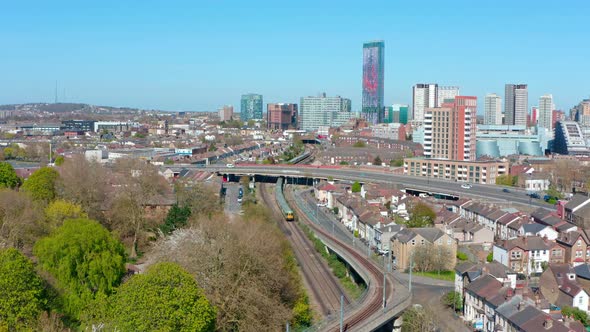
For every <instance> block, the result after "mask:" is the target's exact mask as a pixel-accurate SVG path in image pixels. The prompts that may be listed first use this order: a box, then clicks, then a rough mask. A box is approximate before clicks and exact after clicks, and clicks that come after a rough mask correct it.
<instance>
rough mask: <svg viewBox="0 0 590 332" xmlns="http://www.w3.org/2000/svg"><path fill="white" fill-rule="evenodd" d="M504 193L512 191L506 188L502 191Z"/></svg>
mask: <svg viewBox="0 0 590 332" xmlns="http://www.w3.org/2000/svg"><path fill="white" fill-rule="evenodd" d="M502 192H505V193H509V192H510V190H509V189H508V188H504V189H502Z"/></svg>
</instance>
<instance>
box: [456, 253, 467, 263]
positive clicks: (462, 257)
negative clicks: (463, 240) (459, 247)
mask: <svg viewBox="0 0 590 332" xmlns="http://www.w3.org/2000/svg"><path fill="white" fill-rule="evenodd" d="M468 258H469V257H468V256H467V254H466V253H464V252H462V251H457V259H458V260H460V261H466V260H467V259H468Z"/></svg>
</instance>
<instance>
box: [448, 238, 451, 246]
mask: <svg viewBox="0 0 590 332" xmlns="http://www.w3.org/2000/svg"><path fill="white" fill-rule="evenodd" d="M451 241H452V239H450V238H449V239H447V245H449V246H450V245H451Z"/></svg>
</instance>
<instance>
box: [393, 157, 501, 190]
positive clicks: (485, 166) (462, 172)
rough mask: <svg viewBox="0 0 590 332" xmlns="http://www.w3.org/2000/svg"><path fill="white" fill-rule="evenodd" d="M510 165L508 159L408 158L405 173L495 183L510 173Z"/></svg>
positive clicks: (460, 180)
mask: <svg viewBox="0 0 590 332" xmlns="http://www.w3.org/2000/svg"><path fill="white" fill-rule="evenodd" d="M509 165H510V164H509V162H508V161H493V160H489V161H488V160H486V161H457V160H446V159H427V158H406V159H404V174H406V175H410V176H423V177H431V178H438V179H447V180H451V181H459V182H471V183H482V184H495V183H496V178H497V177H498V176H500V175H505V174H508V172H509V170H510V166H509Z"/></svg>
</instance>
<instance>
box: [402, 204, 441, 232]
mask: <svg viewBox="0 0 590 332" xmlns="http://www.w3.org/2000/svg"><path fill="white" fill-rule="evenodd" d="M408 212H409V213H410V220H408V221H407V222H406V226H408V227H410V228H415V227H429V226H432V225H433V224H434V220H435V219H436V213H435V212H434V210H432V208H430V206H428V205H427V204H425V203H422V202H419V203H416V204H413V205H412V206H411V207H410V209H409V211H408Z"/></svg>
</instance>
